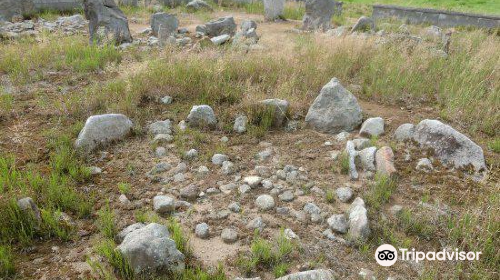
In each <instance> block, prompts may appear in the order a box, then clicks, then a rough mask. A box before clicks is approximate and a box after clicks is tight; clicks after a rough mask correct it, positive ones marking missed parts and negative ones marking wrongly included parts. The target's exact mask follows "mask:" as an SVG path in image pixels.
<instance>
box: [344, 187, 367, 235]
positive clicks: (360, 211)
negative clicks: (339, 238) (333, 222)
mask: <svg viewBox="0 0 500 280" xmlns="http://www.w3.org/2000/svg"><path fill="white" fill-rule="evenodd" d="M348 233H349V236H350V238H351V239H353V240H359V241H366V240H367V239H368V237H369V236H370V233H371V231H370V225H369V222H368V215H367V211H366V208H365V202H364V201H363V199H361V198H359V197H358V198H356V199H355V200H354V202H353V203H352V204H351V207H350V208H349V231H348Z"/></svg>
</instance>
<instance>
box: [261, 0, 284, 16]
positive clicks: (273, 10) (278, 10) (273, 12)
mask: <svg viewBox="0 0 500 280" xmlns="http://www.w3.org/2000/svg"><path fill="white" fill-rule="evenodd" d="M263 1H264V17H265V18H266V20H276V19H281V18H283V12H284V11H285V0H263Z"/></svg>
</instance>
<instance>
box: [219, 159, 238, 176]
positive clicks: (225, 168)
mask: <svg viewBox="0 0 500 280" xmlns="http://www.w3.org/2000/svg"><path fill="white" fill-rule="evenodd" d="M221 170H222V174H224V175H231V174H233V173H234V172H236V166H234V164H233V163H232V162H230V161H228V160H226V161H224V162H223V163H222V169H221Z"/></svg>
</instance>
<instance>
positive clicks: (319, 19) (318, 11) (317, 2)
mask: <svg viewBox="0 0 500 280" xmlns="http://www.w3.org/2000/svg"><path fill="white" fill-rule="evenodd" d="M334 12H335V2H334V1H333V0H306V13H305V15H304V19H303V20H302V22H303V27H302V28H303V29H305V30H317V29H319V30H322V31H326V30H328V29H330V27H331V21H332V16H333V14H334Z"/></svg>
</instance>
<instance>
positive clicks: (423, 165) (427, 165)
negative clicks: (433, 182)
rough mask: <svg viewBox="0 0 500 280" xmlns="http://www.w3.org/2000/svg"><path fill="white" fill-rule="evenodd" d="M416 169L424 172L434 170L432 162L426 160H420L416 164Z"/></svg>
mask: <svg viewBox="0 0 500 280" xmlns="http://www.w3.org/2000/svg"><path fill="white" fill-rule="evenodd" d="M416 169H417V170H421V171H424V172H429V171H432V169H434V168H433V167H432V162H431V161H430V160H429V159H428V158H421V159H419V160H418V162H417V167H416Z"/></svg>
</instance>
